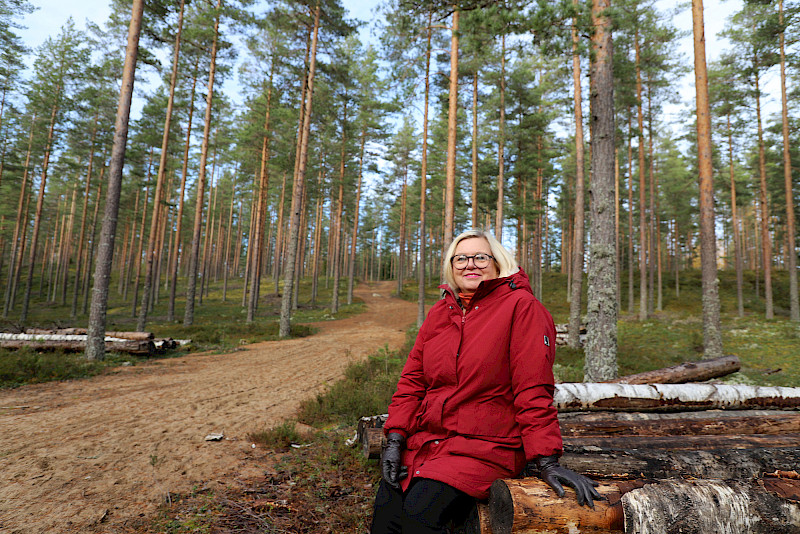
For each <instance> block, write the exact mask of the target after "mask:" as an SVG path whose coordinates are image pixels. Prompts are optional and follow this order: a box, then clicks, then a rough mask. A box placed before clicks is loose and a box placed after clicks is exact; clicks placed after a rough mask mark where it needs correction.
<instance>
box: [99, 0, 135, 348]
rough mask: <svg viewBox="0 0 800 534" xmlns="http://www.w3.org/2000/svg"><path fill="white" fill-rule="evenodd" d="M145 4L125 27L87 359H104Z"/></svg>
mask: <svg viewBox="0 0 800 534" xmlns="http://www.w3.org/2000/svg"><path fill="white" fill-rule="evenodd" d="M143 12H144V0H133V6H132V13H131V22H130V25H129V27H128V45H127V48H126V52H125V66H124V68H123V72H122V84H121V90H120V95H119V105H118V106H117V117H116V122H115V125H114V144H113V148H112V149H111V161H110V165H109V173H108V189H107V190H106V205H105V210H104V215H103V227H102V230H101V232H100V241H99V243H98V246H97V260H96V263H95V270H94V287H93V288H92V305H91V310H90V314H89V330H88V333H87V339H86V358H87V359H88V360H102V359H103V358H104V357H105V343H104V341H103V339H104V337H105V331H106V312H107V310H108V287H109V284H110V282H111V264H112V262H113V259H114V239H115V237H116V232H117V218H118V216H119V198H120V192H121V190H122V170H123V167H124V166H125V148H126V145H127V142H128V119H129V117H130V112H131V99H132V97H133V83H134V80H135V76H134V74H135V72H136V59H137V56H138V53H139V33H140V31H141V27H142V14H143Z"/></svg>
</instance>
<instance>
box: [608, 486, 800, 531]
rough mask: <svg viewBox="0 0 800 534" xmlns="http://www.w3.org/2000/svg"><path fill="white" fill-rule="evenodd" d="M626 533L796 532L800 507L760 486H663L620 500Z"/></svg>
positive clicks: (631, 494) (647, 489)
mask: <svg viewBox="0 0 800 534" xmlns="http://www.w3.org/2000/svg"><path fill="white" fill-rule="evenodd" d="M622 507H623V510H624V516H625V532H636V533H637V534H673V533H674V534H677V533H681V534H707V533H709V532H731V533H734V532H743V533H744V532H746V533H748V534H750V533H752V534H761V533H763V534H780V533H786V534H789V533H794V534H796V533H797V532H800V504H798V503H795V502H791V501H789V500H787V499H785V498H781V497H780V496H777V495H774V494H773V493H771V492H769V491H766V490H765V489H764V488H763V486H761V485H759V484H758V483H748V482H737V481H726V482H723V481H716V480H714V481H712V480H692V481H688V480H681V481H673V480H668V481H661V482H658V483H656V484H648V485H646V486H644V487H642V488H639V489H636V490H634V491H630V492H628V493H626V494H625V495H623V497H622Z"/></svg>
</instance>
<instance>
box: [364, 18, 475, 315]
mask: <svg viewBox="0 0 800 534" xmlns="http://www.w3.org/2000/svg"><path fill="white" fill-rule="evenodd" d="M432 22H433V11H432V10H431V11H429V12H428V43H427V45H426V47H425V104H424V106H423V110H422V162H421V168H420V173H419V174H420V186H419V187H420V190H419V270H418V272H417V278H418V282H419V284H418V287H417V326H418V327H419V326H422V322H423V321H424V320H425V264H426V260H427V256H428V254H427V249H426V244H427V243H426V241H427V229H426V228H425V224H426V222H425V221H426V217H425V215H426V210H427V208H426V203H427V199H428V105H429V102H428V100H429V98H430V90H431V80H430V75H431V37H432V33H433V27H432ZM473 209H475V208H474V206H473ZM373 244H374V239H373Z"/></svg>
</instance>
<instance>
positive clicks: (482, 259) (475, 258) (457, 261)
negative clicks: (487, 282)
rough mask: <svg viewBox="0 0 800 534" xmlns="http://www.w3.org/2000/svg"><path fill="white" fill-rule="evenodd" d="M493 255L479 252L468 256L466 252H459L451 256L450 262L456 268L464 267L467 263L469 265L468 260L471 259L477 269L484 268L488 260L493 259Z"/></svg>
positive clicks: (487, 264)
mask: <svg viewBox="0 0 800 534" xmlns="http://www.w3.org/2000/svg"><path fill="white" fill-rule="evenodd" d="M493 259H494V256H491V255H489V254H484V253H482V252H481V253H479V254H475V255H472V256H468V255H466V254H459V255H458V256H453V257H452V258H450V263H451V264H453V267H455V268H456V269H466V268H467V265H469V260H472V263H473V264H474V265H475V267H477V268H478V269H485V268H487V267H488V266H489V261H490V260H493Z"/></svg>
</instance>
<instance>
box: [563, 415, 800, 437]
mask: <svg viewBox="0 0 800 534" xmlns="http://www.w3.org/2000/svg"><path fill="white" fill-rule="evenodd" d="M558 422H559V424H560V426H561V435H562V436H564V437H579V436H590V435H601V436H609V437H610V436H616V435H625V436H686V435H697V434H705V435H712V434H730V435H733V434H742V435H743V434H781V433H791V432H800V411H796V410H790V411H787V410H735V411H730V410H729V411H725V410H702V411H697V412H676V413H658V412H654V413H651V412H646V413H642V412H567V413H560V414H558Z"/></svg>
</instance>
